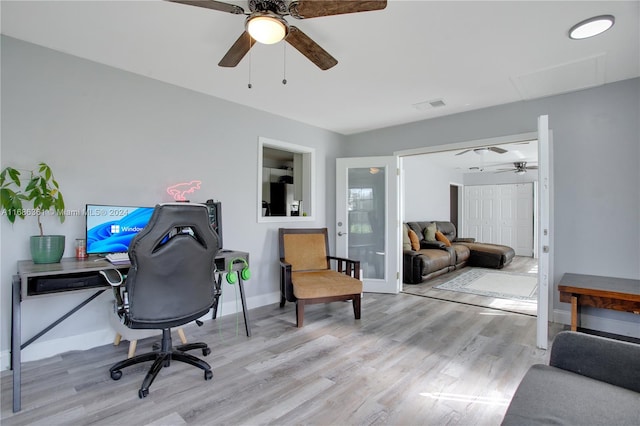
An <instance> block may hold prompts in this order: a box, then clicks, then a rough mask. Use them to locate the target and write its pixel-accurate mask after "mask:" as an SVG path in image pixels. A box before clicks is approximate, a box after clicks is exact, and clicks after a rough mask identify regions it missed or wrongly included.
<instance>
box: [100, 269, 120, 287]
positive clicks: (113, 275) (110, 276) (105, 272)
mask: <svg viewBox="0 0 640 426" xmlns="http://www.w3.org/2000/svg"><path fill="white" fill-rule="evenodd" d="M100 275H102V276H103V277H104V279H105V281H107V282H108V283H109V284H110V285H111V286H112V287H118V286H120V285H121V284H122V282H123V281H124V279H123V278H122V274H121V273H120V271H118V270H117V269H102V270H100Z"/></svg>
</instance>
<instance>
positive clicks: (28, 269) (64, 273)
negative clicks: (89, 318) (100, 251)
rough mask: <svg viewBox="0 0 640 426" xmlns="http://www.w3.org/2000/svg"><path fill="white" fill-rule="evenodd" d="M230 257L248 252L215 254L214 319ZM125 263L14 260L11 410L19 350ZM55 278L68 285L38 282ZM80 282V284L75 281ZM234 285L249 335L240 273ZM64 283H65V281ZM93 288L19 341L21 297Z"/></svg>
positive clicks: (17, 400)
mask: <svg viewBox="0 0 640 426" xmlns="http://www.w3.org/2000/svg"><path fill="white" fill-rule="evenodd" d="M232 259H244V260H245V261H246V262H247V264H249V253H246V252H242V251H236V250H220V251H219V252H218V254H217V255H216V259H215V263H216V275H217V276H216V284H215V288H214V305H213V308H212V311H213V315H212V318H213V319H215V318H216V317H217V314H218V303H219V300H220V295H221V294H222V278H223V275H225V274H226V273H227V272H231V271H227V268H228V267H229V265H230V261H231V260H232ZM130 266H131V265H130V264H129V263H124V264H117V265H116V264H111V263H110V262H109V261H107V260H106V259H104V258H100V257H95V256H90V257H89V258H87V259H83V260H79V259H76V258H63V259H62V260H61V261H60V262H59V263H48V264H34V263H33V262H32V261H30V260H21V261H19V262H18V274H17V275H14V276H13V279H12V292H11V369H12V370H13V412H14V413H15V412H18V411H20V408H21V407H20V405H21V396H20V392H21V389H20V386H21V360H20V355H21V353H20V352H21V350H22V349H24V348H26V347H27V346H29V345H30V344H31V343H33V342H35V341H36V340H38V339H39V338H40V337H42V336H43V335H44V334H46V333H48V332H49V331H51V330H52V329H53V328H54V327H56V326H57V325H58V324H60V323H61V322H62V321H64V320H65V319H67V318H69V317H70V316H71V315H73V314H74V313H76V312H77V311H78V310H80V309H81V308H82V307H83V306H85V305H86V304H88V303H89V302H91V301H92V300H93V299H95V298H96V297H98V296H99V295H100V294H102V293H103V292H104V291H105V290H107V289H108V288H110V285H109V284H108V283H107V282H106V281H105V280H104V279H103V278H102V275H101V274H100V271H101V270H105V269H118V270H120V271H121V272H123V273H126V271H128V270H129V268H130ZM243 267H244V264H243V263H232V264H231V268H232V269H233V270H235V271H238V270H240V269H242V268H243ZM51 278H57V279H66V278H68V282H67V284H68V287H66V288H52V287H50V286H47V285H40V284H41V283H42V282H43V280H46V279H51ZM77 283H83V284H80V285H79V284H77ZM237 284H238V288H239V289H240V298H241V301H242V312H243V315H244V325H245V330H246V332H247V336H251V326H250V324H249V314H248V309H247V301H246V296H245V291H244V283H243V281H242V278H241V274H238V282H237ZM65 285H66V284H65ZM88 289H89V290H91V289H94V290H95V291H94V292H93V293H92V294H91V295H90V296H89V297H87V298H86V299H84V300H83V301H82V302H80V303H79V304H78V305H77V306H75V307H74V308H73V309H71V310H70V311H68V312H67V313H66V314H64V315H62V316H61V317H60V318H58V319H57V320H56V321H54V322H53V323H51V324H50V325H49V326H47V327H45V328H44V329H43V330H42V331H40V332H39V333H37V334H36V335H35V336H33V337H31V338H30V339H29V340H27V341H26V342H24V343H22V332H21V329H22V313H21V303H22V301H23V300H24V299H29V298H33V297H51V296H54V295H63V294H66V293H68V292H69V291H80V290H88Z"/></svg>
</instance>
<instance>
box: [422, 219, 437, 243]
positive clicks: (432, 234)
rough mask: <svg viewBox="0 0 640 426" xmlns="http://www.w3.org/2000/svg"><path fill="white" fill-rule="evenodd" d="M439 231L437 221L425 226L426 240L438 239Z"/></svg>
mask: <svg viewBox="0 0 640 426" xmlns="http://www.w3.org/2000/svg"><path fill="white" fill-rule="evenodd" d="M437 231H438V227H437V226H436V223H435V222H431V223H430V224H429V225H427V227H426V228H424V233H423V234H424V239H425V241H436V232H437Z"/></svg>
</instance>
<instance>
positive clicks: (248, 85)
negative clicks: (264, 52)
mask: <svg viewBox="0 0 640 426" xmlns="http://www.w3.org/2000/svg"><path fill="white" fill-rule="evenodd" d="M247 87H248V88H249V89H251V88H252V87H253V86H252V85H251V37H249V84H247Z"/></svg>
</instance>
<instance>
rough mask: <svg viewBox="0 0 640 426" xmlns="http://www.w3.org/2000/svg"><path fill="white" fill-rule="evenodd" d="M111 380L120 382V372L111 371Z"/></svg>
mask: <svg viewBox="0 0 640 426" xmlns="http://www.w3.org/2000/svg"><path fill="white" fill-rule="evenodd" d="M111 378H112V379H113V380H120V379H121V378H122V371H120V370H113V371H112V372H111Z"/></svg>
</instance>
